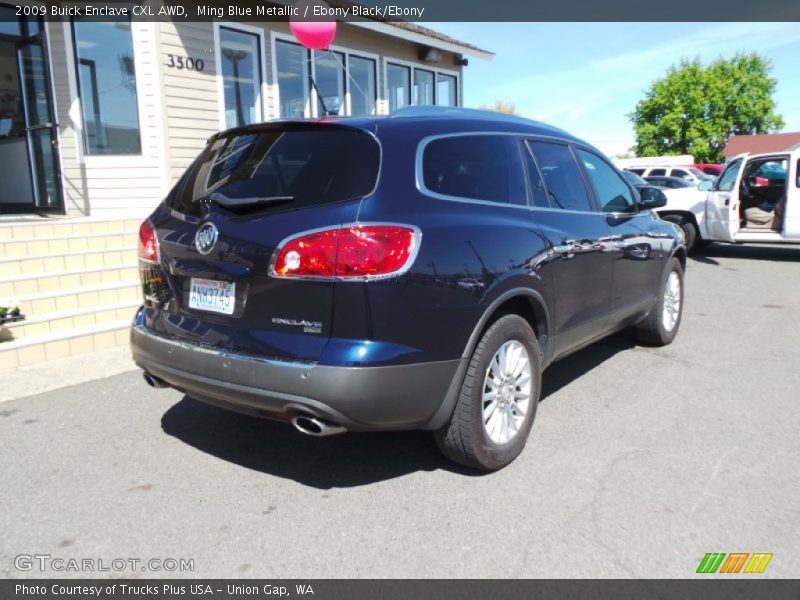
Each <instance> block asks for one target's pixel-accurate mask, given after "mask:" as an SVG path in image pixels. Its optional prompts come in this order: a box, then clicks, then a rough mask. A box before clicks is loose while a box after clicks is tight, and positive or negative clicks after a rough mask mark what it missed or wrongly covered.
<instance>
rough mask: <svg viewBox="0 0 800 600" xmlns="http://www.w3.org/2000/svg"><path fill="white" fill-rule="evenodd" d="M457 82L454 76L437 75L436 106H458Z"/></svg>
mask: <svg viewBox="0 0 800 600" xmlns="http://www.w3.org/2000/svg"><path fill="white" fill-rule="evenodd" d="M456 88H457V80H456V78H455V76H453V75H445V74H444V73H437V74H436V104H437V105H438V106H458V95H457V93H456Z"/></svg>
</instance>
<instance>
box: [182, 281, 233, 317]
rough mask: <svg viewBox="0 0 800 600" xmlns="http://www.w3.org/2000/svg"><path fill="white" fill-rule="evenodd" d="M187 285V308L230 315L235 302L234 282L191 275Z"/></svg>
mask: <svg viewBox="0 0 800 600" xmlns="http://www.w3.org/2000/svg"><path fill="white" fill-rule="evenodd" d="M189 285H190V287H189V308H195V309H197V310H207V311H210V312H215V313H222V314H223V315H232V314H233V308H234V305H235V304H236V284H235V283H228V282H227V281H217V280H215V279H196V278H194V277H192V279H191V282H190V284H189Z"/></svg>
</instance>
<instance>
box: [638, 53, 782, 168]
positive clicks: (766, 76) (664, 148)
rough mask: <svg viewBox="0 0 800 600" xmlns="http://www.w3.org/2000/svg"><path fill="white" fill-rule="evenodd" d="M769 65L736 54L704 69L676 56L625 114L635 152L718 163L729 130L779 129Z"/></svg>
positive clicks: (741, 131) (748, 132)
mask: <svg viewBox="0 0 800 600" xmlns="http://www.w3.org/2000/svg"><path fill="white" fill-rule="evenodd" d="M771 69H772V64H771V63H770V62H769V61H768V60H766V59H764V58H761V57H760V56H759V55H758V54H755V53H753V54H737V55H736V56H734V57H733V58H730V59H722V58H720V59H719V60H716V61H714V62H712V63H711V64H710V65H708V66H707V67H704V66H703V64H702V63H701V62H700V60H699V59H695V60H692V61H689V60H686V59H684V60H682V61H681V62H680V64H679V65H677V66H672V67H670V68H669V70H668V71H667V74H666V76H665V77H663V78H662V79H658V80H657V81H655V82H654V83H653V84H652V85H651V86H650V88H649V89H648V90H647V91H646V92H645V97H644V98H643V99H642V100H640V101H639V103H638V104H637V105H636V110H635V111H634V112H633V113H632V114H631V115H629V116H630V118H631V121H632V122H633V127H634V134H635V136H636V146H635V151H636V153H637V154H638V155H639V156H661V155H674V154H691V155H693V156H694V157H695V160H696V161H697V162H720V161H721V160H722V150H723V149H724V148H725V144H727V142H728V139H729V138H730V137H731V136H732V135H735V134H739V135H744V134H754V133H770V132H773V131H777V130H779V129H781V128H782V127H783V119H782V118H781V116H780V115H778V114H776V113H775V101H774V100H773V99H772V94H773V92H774V91H775V86H776V85H777V80H776V79H773V78H772V77H770V71H771Z"/></svg>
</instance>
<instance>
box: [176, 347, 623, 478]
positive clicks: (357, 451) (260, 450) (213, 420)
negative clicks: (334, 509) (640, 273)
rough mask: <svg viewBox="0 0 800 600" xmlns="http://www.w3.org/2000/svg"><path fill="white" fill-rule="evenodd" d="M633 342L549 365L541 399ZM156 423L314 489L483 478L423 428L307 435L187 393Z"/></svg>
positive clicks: (222, 456) (207, 447)
mask: <svg viewBox="0 0 800 600" xmlns="http://www.w3.org/2000/svg"><path fill="white" fill-rule="evenodd" d="M634 345H635V344H634V342H633V340H632V339H631V336H630V334H629V333H625V332H623V333H619V334H616V335H614V336H612V337H610V338H607V339H605V340H602V341H600V342H598V343H595V344H593V345H591V346H589V347H588V348H586V349H584V350H581V351H580V352H577V353H576V354H573V355H571V356H569V357H567V358H565V359H564V360H562V361H559V362H557V363H555V364H554V365H552V366H551V367H550V368H549V369H547V371H546V372H545V374H544V378H543V385H542V400H544V399H545V398H547V397H548V396H550V395H551V394H554V393H555V392H557V391H558V390H560V389H561V388H563V387H564V386H566V385H568V384H569V383H571V382H572V381H573V380H575V379H576V378H578V377H581V376H582V375H584V374H585V373H588V372H589V371H591V370H592V369H594V368H595V367H597V366H599V365H600V364H602V363H603V362H605V361H606V360H608V359H609V358H611V357H612V356H614V355H615V354H617V353H618V352H622V351H624V350H628V349H630V348H633V347H634ZM161 428H162V429H163V430H164V433H166V434H167V435H170V436H173V437H175V438H178V439H179V440H181V441H182V442H184V443H186V444H189V445H190V446H193V447H194V448H197V449H198V450H200V451H201V452H205V453H207V454H210V455H212V456H216V457H217V458H220V459H222V460H225V461H228V462H231V463H234V464H237V465H239V466H242V467H245V468H248V469H253V470H255V471H259V472H261V473H266V474H269V475H273V476H276V477H283V478H287V479H292V480H294V481H297V482H298V483H300V484H303V485H307V486H310V487H314V488H320V489H330V488H337V487H338V488H346V487H356V486H361V485H369V484H371V483H376V482H378V481H385V480H387V479H393V478H395V477H401V476H403V475H408V474H410V473H414V472H417V471H435V470H437V469H442V470H446V471H451V472H454V473H459V474H462V475H468V476H480V475H483V473H481V472H479V471H474V470H471V469H467V468H464V467H460V466H459V465H456V464H454V463H452V462H450V461H449V460H447V459H446V458H444V456H442V454H440V452H439V449H438V448H437V447H436V443H435V442H434V440H433V435H432V434H431V432H429V431H396V432H382V433H347V434H344V435H340V436H334V437H328V438H314V437H309V436H305V435H302V434H300V433H298V432H297V431H295V429H294V428H293V427H292V426H291V425H289V424H285V423H276V422H273V421H269V420H265V419H258V418H255V417H249V416H247V415H242V414H239V413H235V412H231V411H227V410H224V409H221V408H217V407H216V406H211V405H209V404H205V403H203V402H200V401H197V400H193V399H192V398H190V397H188V396H184V397H183V399H182V400H181V401H180V402H178V403H177V404H175V405H174V406H172V407H171V408H170V409H169V410H167V412H166V413H164V415H163V416H162V418H161Z"/></svg>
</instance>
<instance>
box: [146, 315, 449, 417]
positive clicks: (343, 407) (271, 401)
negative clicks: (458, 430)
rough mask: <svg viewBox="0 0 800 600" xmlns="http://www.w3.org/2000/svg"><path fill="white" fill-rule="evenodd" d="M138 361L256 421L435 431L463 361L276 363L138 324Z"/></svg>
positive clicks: (168, 380) (188, 391)
mask: <svg viewBox="0 0 800 600" xmlns="http://www.w3.org/2000/svg"><path fill="white" fill-rule="evenodd" d="M131 351H132V353H133V359H134V361H135V362H136V364H137V365H138V366H139V367H140V368H142V369H144V370H145V371H147V372H149V373H151V374H152V375H155V376H156V377H158V378H160V379H162V380H164V381H165V382H166V383H168V384H169V385H170V386H171V387H174V388H176V389H178V390H180V391H183V392H185V393H186V394H187V395H188V396H190V397H192V398H196V399H198V400H203V401H205V402H209V403H212V404H216V405H218V406H221V407H223V408H228V409H231V410H236V411H239V412H245V413H248V414H252V415H255V416H261V417H267V418H273V419H279V420H282V419H283V420H289V419H291V417H292V416H295V415H299V414H305V415H308V414H311V415H314V416H317V417H321V418H323V419H326V420H328V421H331V422H333V423H337V424H340V425H343V426H344V427H346V428H347V429H350V430H353V431H368V430H387V429H428V428H432V427H433V426H434V425H433V421H437V422H438V420H439V419H434V415H435V414H436V413H437V411H438V410H439V408H440V407H441V405H442V402H443V401H444V399H445V396H446V395H447V394H448V390H449V388H450V387H451V383H452V382H453V380H454V378H455V376H456V373H457V371H458V368H459V366H460V365H461V360H460V359H457V360H450V361H441V362H432V363H417V364H412V365H400V366H378V367H336V366H327V365H325V366H320V365H316V364H313V363H294V362H287V361H280V360H268V359H264V358H259V357H255V356H251V355H245V354H238V353H234V352H231V351H226V350H220V349H214V348H208V347H204V346H197V345H194V344H190V343H187V342H184V341H182V340H177V339H172V338H167V337H163V336H161V335H158V334H156V333H154V332H152V331H150V330H149V329H147V328H146V327H145V325H144V323H143V322H142V319H141V314H140V315H137V319H136V321H135V322H134V324H133V326H132V327H131Z"/></svg>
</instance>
